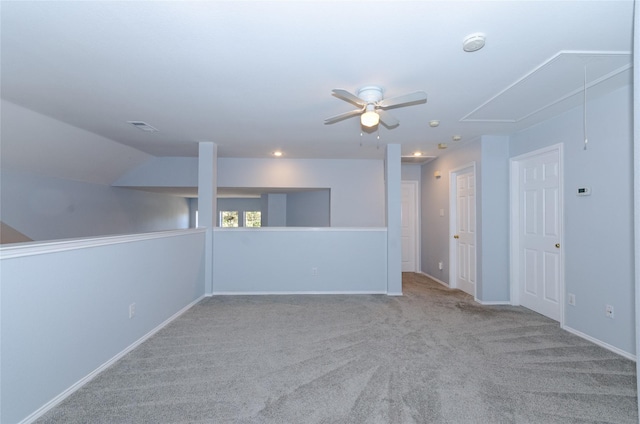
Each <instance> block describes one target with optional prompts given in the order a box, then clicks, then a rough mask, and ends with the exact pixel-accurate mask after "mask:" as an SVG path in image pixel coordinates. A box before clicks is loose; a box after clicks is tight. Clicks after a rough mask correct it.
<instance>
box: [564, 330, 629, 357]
mask: <svg viewBox="0 0 640 424" xmlns="http://www.w3.org/2000/svg"><path fill="white" fill-rule="evenodd" d="M562 328H563V329H564V330H565V331H568V332H569V333H572V334H575V335H576V336H578V337H582V338H583V339H585V340H589V341H590V342H591V343H594V344H597V345H598V346H601V347H603V348H605V349H607V350H610V351H611V352H613V353H617V354H618V355H620V356H623V357H625V358H627V359H631V360H632V361H635V360H636V355H634V354H632V353H629V352H627V351H624V350H622V349H618V348H617V347H615V346H612V345H610V344H609V343H605V342H603V341H602V340H598V339H596V338H595V337H591V336H590V335H588V334H585V333H583V332H582V331H578V330H576V329H575V328H571V327H569V326H566V325H565V326H563V327H562Z"/></svg>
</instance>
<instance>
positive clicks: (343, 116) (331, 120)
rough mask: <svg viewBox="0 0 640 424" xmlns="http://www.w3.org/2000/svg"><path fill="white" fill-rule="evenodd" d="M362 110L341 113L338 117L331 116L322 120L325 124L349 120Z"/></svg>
mask: <svg viewBox="0 0 640 424" xmlns="http://www.w3.org/2000/svg"><path fill="white" fill-rule="evenodd" d="M363 110H364V109H355V110H351V111H349V112H345V113H341V114H340V115H336V116H332V117H331V118H327V119H325V120H324V123H325V124H333V123H335V122H338V121H342V120H343V119H347V118H351V117H352V116H356V115H360V114H361V113H362V111H363Z"/></svg>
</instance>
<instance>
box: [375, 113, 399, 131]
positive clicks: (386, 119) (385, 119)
mask: <svg viewBox="0 0 640 424" xmlns="http://www.w3.org/2000/svg"><path fill="white" fill-rule="evenodd" d="M376 112H377V113H378V115H379V116H380V122H382V123H383V124H384V125H385V126H386V127H396V126H398V125H400V121H398V120H397V119H396V118H394V117H393V115H391V114H390V113H389V112H386V111H384V110H382V109H377V110H376Z"/></svg>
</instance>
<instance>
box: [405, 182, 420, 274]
mask: <svg viewBox="0 0 640 424" xmlns="http://www.w3.org/2000/svg"><path fill="white" fill-rule="evenodd" d="M402 184H409V185H412V186H413V193H414V196H413V200H414V204H415V208H414V211H413V213H414V217H415V224H416V227H415V229H414V230H415V234H414V236H415V238H414V247H413V249H414V252H415V255H416V257H415V269H414V271H413V272H420V270H421V269H422V263H421V260H420V258H421V254H420V245H421V243H420V235H421V228H422V226H421V225H420V184H419V182H418V181H415V180H402V181H400V192H401V193H402Z"/></svg>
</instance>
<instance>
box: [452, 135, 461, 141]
mask: <svg viewBox="0 0 640 424" xmlns="http://www.w3.org/2000/svg"><path fill="white" fill-rule="evenodd" d="M451 139H452V140H453V141H460V140H462V136H461V135H454V136H453V137H451Z"/></svg>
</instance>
